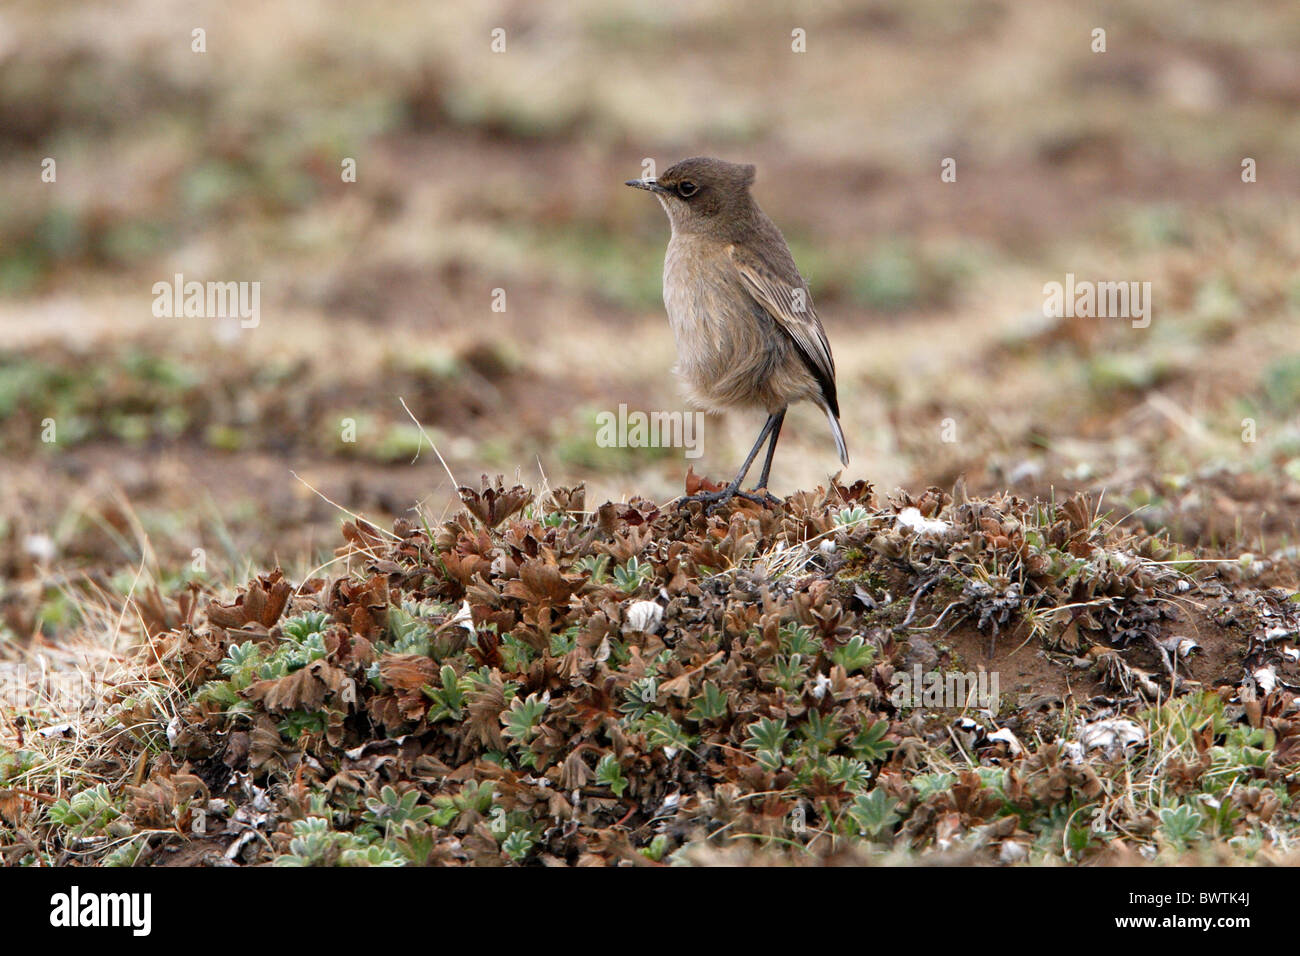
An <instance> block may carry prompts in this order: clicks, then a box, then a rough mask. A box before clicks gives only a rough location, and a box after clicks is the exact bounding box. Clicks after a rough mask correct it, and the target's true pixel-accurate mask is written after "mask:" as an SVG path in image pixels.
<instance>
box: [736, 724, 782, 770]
mask: <svg viewBox="0 0 1300 956" xmlns="http://www.w3.org/2000/svg"><path fill="white" fill-rule="evenodd" d="M746 729H747V730H748V731H749V736H748V737H747V738H745V742H744V743H743V744H742V745H741V746H742V747H744V748H745V749H746V750H752V751H754V756H755V758H756V759H757V760H758V762H759V763H760V764H762V766H763V767H764V768H765V769H767V770H779V769H780V768H781V765H782V764H783V763H784V762H785V756H784V753H783V750H784V747H785V742H786V740H787V738H789V736H790V731H789V730H787V729H786V726H785V719H784V718H782V719H781V720H773V719H772V718H771V717H763V718H761V719H760V720H756V721H754V723H752V724H750V725H749V727H748V728H746Z"/></svg>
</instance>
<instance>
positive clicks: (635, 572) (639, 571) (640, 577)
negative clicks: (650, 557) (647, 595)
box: [614, 555, 655, 594]
mask: <svg viewBox="0 0 1300 956" xmlns="http://www.w3.org/2000/svg"><path fill="white" fill-rule="evenodd" d="M654 576H655V569H654V566H653V565H652V564H650V563H649V562H648V561H646V562H642V561H640V560H638V559H637V557H636V555H633V556H632V557H630V558H628V559H627V563H626V564H624V565H622V566H621V567H617V568H615V569H614V583H615V584H616V585H618V587H619V588H621V589H622V591H623V593H624V594H635V593H636V592H637V591H639V590H640V589H641V586H642V585H643V584H645V583H646V582H647V581H650V580H653V579H654Z"/></svg>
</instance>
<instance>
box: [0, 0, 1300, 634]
mask: <svg viewBox="0 0 1300 956" xmlns="http://www.w3.org/2000/svg"><path fill="white" fill-rule="evenodd" d="M808 7H810V9H799V8H797V7H796V6H795V5H793V4H787V3H776V2H766V0H752V2H747V3H744V4H741V3H723V2H708V0H690V2H685V0H660V2H656V3H652V4H647V3H631V2H626V0H577V2H568V3H541V2H523V0H519V2H482V3H474V4H458V3H451V2H434V3H429V2H427V0H420V2H416V0H410V2H401V0H398V2H391V3H385V4H380V5H361V6H358V5H355V4H345V3H342V2H320V3H314V4H312V3H295V4H266V3H254V2H251V0H225V2H221V3H217V2H198V3H189V2H187V3H181V2H163V0H139V2H124V3H113V4H86V3H65V2H58V0H9V2H7V3H6V4H5V5H4V7H3V9H0V457H2V459H3V466H2V467H3V480H2V481H0V636H3V637H7V638H15V637H16V638H28V637H30V636H32V635H45V636H52V635H57V634H58V633H60V632H61V631H63V630H66V629H67V628H68V627H70V626H72V625H73V624H75V623H76V622H75V620H73V619H74V618H75V616H76V615H77V613H79V612H78V610H77V602H75V601H71V600H69V598H68V594H69V588H71V587H73V586H75V584H76V582H81V583H82V584H85V583H90V584H92V585H93V586H94V587H96V588H99V589H101V590H103V591H104V592H106V593H108V592H114V591H116V592H124V591H125V590H127V589H129V588H130V587H131V586H132V585H133V584H134V583H137V580H138V577H139V575H140V574H141V573H142V572H141V569H144V572H143V573H145V574H147V575H148V577H149V578H150V579H151V580H152V581H153V582H154V583H156V584H157V585H158V586H160V587H161V588H163V589H164V590H168V589H172V588H175V587H176V586H177V585H180V584H183V583H184V582H185V581H187V580H191V579H196V580H198V581H200V582H201V583H205V584H209V585H215V584H219V583H222V582H232V581H239V580H242V579H243V578H244V577H245V576H246V575H247V574H248V573H249V571H250V570H253V569H260V568H265V567H267V566H269V565H270V564H271V563H273V562H276V561H280V562H283V563H285V564H286V566H290V565H292V566H299V567H310V566H311V565H312V563H313V562H318V561H324V560H327V559H328V556H329V554H331V553H332V549H333V547H334V546H335V545H336V544H337V543H338V522H339V520H340V518H341V517H343V514H342V512H341V511H340V508H342V509H347V510H349V511H353V512H358V513H362V514H364V515H366V516H367V517H369V518H371V519H372V520H374V521H376V522H377V523H381V524H384V523H386V522H388V521H391V519H392V518H393V517H394V516H397V515H401V514H403V513H408V509H410V508H411V507H412V505H414V504H416V503H417V502H418V503H420V504H422V505H423V507H424V509H425V510H426V511H427V512H429V513H430V514H431V515H433V516H434V517H436V516H438V515H440V514H442V513H443V512H444V511H445V510H446V509H447V508H449V507H450V503H451V502H452V501H453V500H454V495H453V489H452V484H451V481H450V480H449V478H448V477H447V474H446V472H445V471H444V469H443V468H442V466H441V465H440V464H439V462H438V460H437V457H436V456H435V455H433V454H432V453H431V452H430V449H429V448H428V446H427V445H426V446H425V447H424V449H423V451H422V452H420V454H419V457H418V458H415V459H414V461H413V458H414V456H415V455H416V452H417V450H418V449H419V446H420V433H419V430H418V428H417V426H416V425H415V424H414V422H413V421H412V419H411V418H410V417H408V415H407V413H406V412H405V411H404V410H403V408H402V405H401V403H400V401H399V400H405V402H406V404H407V405H408V406H409V408H410V410H411V412H412V414H413V415H414V416H415V418H416V419H418V421H419V422H420V423H421V424H422V425H423V427H424V429H425V430H426V431H427V433H428V434H429V435H430V436H431V437H432V438H433V440H434V441H435V442H436V443H437V446H438V449H439V451H440V452H441V454H442V456H443V457H444V458H445V459H446V462H447V464H448V466H449V467H450V469H451V471H452V472H453V473H454V475H455V476H456V479H457V480H458V481H460V482H462V483H468V484H474V485H477V482H478V477H479V475H480V474H483V473H486V474H489V475H495V474H498V473H501V474H504V475H505V476H506V478H507V480H511V479H516V478H517V479H518V480H521V481H523V482H525V483H528V484H533V485H540V483H541V482H542V481H543V479H545V480H547V481H549V482H550V483H552V484H565V485H567V484H573V483H576V482H579V481H584V482H586V485H587V488H588V498H587V501H588V503H589V504H592V503H598V502H599V501H602V500H605V499H607V498H613V499H620V498H627V497H629V496H632V495H643V496H647V497H651V498H655V499H658V500H661V501H663V500H667V499H668V498H670V497H672V496H674V495H677V494H679V493H681V491H682V488H683V477H684V474H685V472H686V469H687V466H688V465H691V466H693V467H694V468H695V470H696V471H697V472H699V473H705V474H708V475H711V476H713V477H716V478H727V477H729V476H730V475H731V474H732V473H733V472H734V469H735V467H736V465H737V463H738V461H739V460H740V458H741V457H742V456H743V455H744V453H745V451H746V450H747V449H748V446H749V443H750V442H751V441H752V438H753V436H754V434H755V433H756V431H757V429H758V427H759V425H760V424H761V422H760V421H759V419H758V418H757V417H754V418H748V417H745V416H726V417H721V418H716V419H712V418H711V419H709V420H708V422H707V426H706V432H705V436H704V455H703V456H702V457H701V458H699V459H697V460H694V461H688V460H687V459H685V458H684V457H683V455H682V452H681V450H680V449H619V448H600V447H598V446H597V444H596V441H595V435H596V416H597V414H598V413H599V412H601V411H607V410H616V409H617V408H618V406H619V404H620V403H625V404H627V405H628V406H629V408H630V409H633V410H636V409H642V410H647V411H651V410H669V411H671V410H676V409H683V408H684V407H685V405H684V402H683V400H682V398H681V397H680V393H679V391H678V388H677V385H676V382H675V381H674V379H673V378H672V376H671V375H670V373H669V369H670V367H671V365H672V363H673V361H674V348H673V343H672V339H671V335H670V333H669V330H668V327H667V322H666V318H665V315H664V311H663V305H662V302H661V299H660V281H661V269H662V260H663V251H664V246H665V244H666V242H667V238H668V226H667V221H666V219H665V217H664V215H663V213H662V211H661V210H660V209H659V207H658V205H657V204H656V203H654V202H653V201H651V200H649V199H648V197H647V196H646V195H645V194H644V193H639V192H637V191H635V190H630V189H626V188H625V187H624V186H623V185H622V183H623V181H624V180H626V179H629V178H632V177H635V176H638V175H640V174H641V173H642V171H643V165H642V164H643V162H644V161H645V160H646V159H651V160H653V161H654V162H655V163H656V164H657V166H658V169H660V170H662V169H664V168H666V167H667V166H668V165H669V164H671V163H672V162H674V161H676V160H677V159H680V158H683V157H686V156H693V155H700V154H705V155H715V156H720V157H723V158H726V159H731V160H734V161H739V162H752V163H755V164H757V166H758V180H757V183H756V184H755V187H754V194H755V196H756V198H757V199H758V201H759V203H760V204H761V205H762V206H763V207H764V209H765V210H766V211H767V212H768V213H769V214H770V215H771V216H772V217H773V219H774V220H775V221H776V222H777V223H778V224H779V225H780V226H781V227H782V229H783V230H784V232H785V234H786V237H787V238H788V240H789V242H790V245H791V247H792V249H793V251H794V254H795V258H796V260H797V262H798V264H799V267H800V269H801V270H802V271H803V273H804V274H805V275H806V277H807V278H808V280H809V282H810V283H811V287H812V291H813V295H814V298H815V301H816V304H817V307H818V310H819V312H820V314H821V316H822V318H823V320H824V323H825V325H826V328H827V330H828V334H829V337H830V340H831V343H832V345H833V348H834V352H835V356H836V360H837V365H838V370H839V383H840V394H841V402H842V405H843V409H844V427H845V431H846V433H847V435H848V439H849V446H850V450H851V452H852V455H853V463H852V465H851V466H850V468H849V469H847V471H846V474H845V477H847V478H859V477H863V478H867V479H869V480H871V481H873V482H874V483H875V484H876V486H877V488H878V489H880V490H881V491H884V492H888V491H890V490H892V489H893V488H895V487H904V488H907V489H909V490H913V491H918V490H920V489H922V488H924V487H925V486H927V485H939V486H941V487H943V488H945V489H948V488H951V487H952V485H953V483H954V482H955V481H956V480H957V479H958V478H959V477H960V476H964V477H965V481H966V485H967V487H968V489H970V490H971V491H972V492H977V493H986V492H992V491H997V490H1000V489H1003V488H1011V489H1012V490H1013V491H1015V492H1016V493H1017V494H1020V495H1023V496H1025V497H1029V496H1032V495H1042V496H1049V495H1056V496H1057V497H1058V498H1059V497H1060V496H1062V495H1064V494H1066V493H1068V492H1073V491H1074V490H1077V489H1087V490H1091V491H1094V492H1097V493H1102V492H1103V491H1104V495H1105V497H1104V503H1105V505H1106V509H1105V510H1110V511H1111V512H1112V515H1113V517H1115V518H1123V519H1126V520H1132V521H1138V522H1141V523H1144V524H1146V525H1148V526H1150V527H1152V528H1158V527H1168V528H1169V529H1171V531H1172V532H1173V533H1174V534H1175V536H1177V537H1179V538H1180V539H1182V540H1184V541H1186V542H1187V543H1188V544H1193V545H1198V546H1201V547H1204V548H1207V549H1210V550H1212V551H1215V552H1222V553H1233V554H1236V553H1240V552H1241V551H1242V550H1252V551H1257V552H1261V553H1273V552H1276V551H1279V550H1281V551H1286V549H1288V548H1290V549H1291V551H1290V553H1291V554H1294V553H1295V547H1294V546H1295V541H1296V531H1297V515H1298V514H1300V349H1298V348H1297V345H1296V341H1297V337H1298V336H1297V329H1300V271H1298V270H1297V262H1298V261H1300V217H1297V215H1296V206H1295V201H1296V199H1297V197H1300V162H1298V161H1297V158H1298V157H1300V121H1298V117H1300V55H1298V53H1297V51H1300V8H1297V7H1296V5H1295V3H1294V2H1292V0H1260V2H1243V3H1237V4H1232V5H1227V4H1223V3H1218V2H1208V0H1177V2H1175V0H1144V2H1141V3H1138V2H1126V3H1104V2H1094V3H1071V2H1065V0H1045V2H1036V3H1033V4H1025V3H1013V2H1010V0H979V2H971V3H962V4H949V3H937V2H930V0H870V2H834V0H827V2H821V3H817V4H815V5H808ZM1098 28H1100V29H1104V31H1105V52H1094V46H1095V45H1096V41H1095V39H1094V34H1093V31H1094V30H1096V29H1098ZM196 29H201V30H202V31H203V33H202V35H201V38H202V43H203V46H204V49H205V51H204V52H195V50H194V46H195V44H196V40H195V34H194V31H195V30H196ZM497 30H499V31H504V32H503V33H497V34H496V36H497V38H498V43H497V46H498V47H499V46H500V45H501V41H503V42H504V50H502V51H500V52H494V51H493V36H494V32H493V31H497ZM796 31H802V33H798V32H796ZM801 39H802V42H803V45H804V48H805V49H804V52H796V50H795V49H794V47H796V46H797V45H798V44H799V41H800V40H801ZM47 158H52V159H53V160H55V164H56V165H55V169H56V177H57V178H56V179H55V181H54V182H45V181H43V180H42V175H41V174H42V169H43V165H42V163H43V161H44V160H45V159H47ZM947 158H951V159H953V160H955V164H956V165H955V169H956V181H955V182H942V181H941V177H940V173H941V164H942V163H943V161H944V160H945V159H947ZM1247 158H1249V159H1252V160H1253V161H1254V164H1255V167H1256V169H1257V182H1253V183H1246V182H1243V178H1242V172H1243V166H1242V164H1243V160H1245V159H1247ZM349 159H350V160H354V161H355V168H356V181H355V182H346V181H344V178H343V176H342V175H341V171H342V167H343V164H344V162H345V161H346V160H349ZM177 273H181V274H183V275H184V277H185V279H186V280H197V281H201V282H206V281H223V282H224V281H240V282H259V283H260V288H261V302H260V307H261V314H260V323H259V324H258V326H257V327H256V328H250V329H244V328H240V327H239V324H238V323H237V322H231V321H224V322H223V321H220V320H215V319H210V318H157V317H155V315H154V313H153V309H152V305H153V299H154V295H153V292H152V288H153V285H154V283H156V282H160V281H161V282H170V281H172V278H173V276H174V275H175V274H177ZM1067 273H1074V274H1075V275H1076V276H1078V277H1079V278H1081V279H1092V280H1102V281H1139V282H1144V281H1145V282H1150V283H1151V284H1152V297H1153V310H1152V321H1151V324H1150V326H1149V327H1148V328H1145V329H1135V328H1133V327H1132V326H1131V324H1130V323H1129V322H1127V321H1125V320H1122V319H1061V320H1053V319H1048V318H1045V317H1044V315H1043V301H1044V294H1043V286H1044V284H1045V283H1048V282H1054V281H1055V282H1063V281H1064V280H1065V276H1066V274H1067ZM498 289H500V290H504V291H505V310H504V311H494V310H493V304H494V301H496V302H499V301H500V300H499V297H498V298H494V290H498ZM47 420H53V422H54V423H55V426H56V432H57V440H55V441H53V442H46V441H42V432H43V423H46V422H47ZM347 420H351V421H353V422H354V423H355V426H356V427H355V439H356V440H355V441H347V440H345V437H346V435H345V422H346V421H347ZM837 467H838V466H837V462H836V457H835V453H834V447H833V445H832V443H831V440H830V437H829V435H828V433H827V431H826V427H825V422H824V420H823V419H822V418H821V416H820V414H819V413H818V412H817V411H816V410H815V409H812V408H803V409H799V410H797V411H795V412H793V413H792V415H791V418H790V419H789V420H788V421H787V425H786V429H785V432H784V433H783V436H782V441H781V446H780V449H779V452H778V455H777V459H776V464H775V467H774V471H773V490H774V491H776V492H777V493H779V494H787V493H789V492H791V491H793V490H796V489H798V488H804V487H812V486H814V485H816V484H817V483H819V482H821V483H824V482H825V481H826V478H827V476H828V475H829V474H830V473H832V472H833V471H835V470H837ZM295 476H296V477H295ZM318 493H319V494H318ZM325 498H328V499H329V501H326V500H325ZM330 502H333V504H331V503H330ZM196 549H199V550H198V551H197V552H196ZM196 555H197V556H196Z"/></svg>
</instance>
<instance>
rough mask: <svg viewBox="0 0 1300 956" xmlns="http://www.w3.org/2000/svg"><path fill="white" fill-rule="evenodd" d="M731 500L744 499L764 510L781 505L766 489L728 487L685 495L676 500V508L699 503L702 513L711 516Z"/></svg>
mask: <svg viewBox="0 0 1300 956" xmlns="http://www.w3.org/2000/svg"><path fill="white" fill-rule="evenodd" d="M732 498H744V499H745V500H746V501H752V502H754V504H756V505H762V506H763V507H764V508H766V507H768V506H779V505H780V504H781V499H780V498H777V497H776V496H775V495H773V494H771V493H770V492H769V491H768V490H767V489H766V488H763V489H761V490H760V489H757V488H756V489H754V491H741V490H740V489H739V488H737V487H734V486H732V485H728V486H727V487H726V488H722V489H719V490H718V491H701V492H699V493H698V494H694V495H686V496H685V497H682V498H678V499H677V506H678V507H679V508H684V507H685V506H686V505H687V504H689V503H690V502H692V501H695V502H699V503H700V504H702V505H704V506H705V507H704V513H705V514H709V515H711V514H713V513H714V512H715V511H717V510H718V509H719V508H720V507H722V506H723V505H724V504H726V503H727V502H728V501H730V500H731V499H732Z"/></svg>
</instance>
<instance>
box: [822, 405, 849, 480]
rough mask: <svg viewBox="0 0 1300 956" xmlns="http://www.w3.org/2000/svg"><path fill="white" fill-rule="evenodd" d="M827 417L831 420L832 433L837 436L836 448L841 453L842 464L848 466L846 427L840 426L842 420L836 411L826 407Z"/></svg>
mask: <svg viewBox="0 0 1300 956" xmlns="http://www.w3.org/2000/svg"><path fill="white" fill-rule="evenodd" d="M826 417H827V418H828V419H830V422H831V434H832V435H833V436H835V450H836V451H838V452H839V453H840V464H842V465H844V466H845V467H848V464H849V449H848V446H847V445H845V444H844V429H842V428H840V420H839V419H838V418H836V417H835V413H834V412H833V411H831V410H830V409H829V408H828V409H826Z"/></svg>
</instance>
